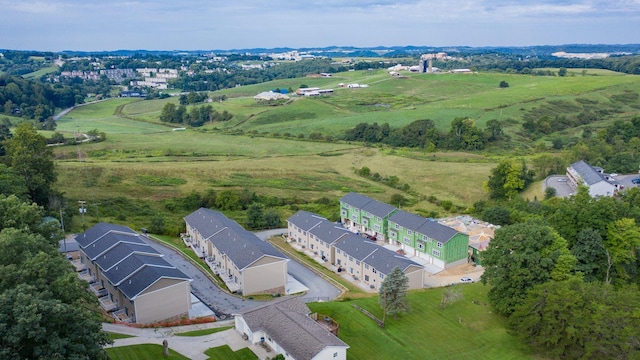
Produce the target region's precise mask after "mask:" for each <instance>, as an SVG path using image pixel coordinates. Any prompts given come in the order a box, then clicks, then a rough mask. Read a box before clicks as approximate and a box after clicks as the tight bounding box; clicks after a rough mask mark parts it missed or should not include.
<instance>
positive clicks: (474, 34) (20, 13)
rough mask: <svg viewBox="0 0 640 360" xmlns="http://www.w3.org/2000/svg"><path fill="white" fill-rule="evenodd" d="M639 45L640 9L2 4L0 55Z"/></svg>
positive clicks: (198, 2) (282, 1) (362, 1)
mask: <svg viewBox="0 0 640 360" xmlns="http://www.w3.org/2000/svg"><path fill="white" fill-rule="evenodd" d="M637 43H640V0H555V1H553V0H519V1H518V0H456V1H452V0H440V1H433V0H407V1H394V0H269V1H264V0H228V1H219V0H173V1H164V0H155V1H153V0H108V1H107V0H93V1H91V0H0V49H2V48H4V49H15V50H42V51H62V50H78V51H108V50H118V49H127V50H139V49H145V50H212V49H220V50H231V49H249V48H276V47H289V48H305V47H325V46H356V47H373V46H406V45H414V46H434V47H446V46H474V47H480V46H532V45H562V44H637Z"/></svg>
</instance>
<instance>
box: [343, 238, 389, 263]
mask: <svg viewBox="0 0 640 360" xmlns="http://www.w3.org/2000/svg"><path fill="white" fill-rule="evenodd" d="M334 246H335V247H336V248H337V249H340V250H342V251H344V252H345V253H346V254H348V255H350V256H353V257H354V258H355V259H356V260H360V261H362V260H363V259H364V258H366V257H367V256H369V255H371V253H373V252H374V251H376V249H378V248H379V246H378V245H376V244H373V243H372V242H371V241H368V240H365V238H363V237H362V236H358V235H355V234H353V233H352V234H349V235H347V236H345V237H343V238H341V239H340V240H338V241H336V242H335V243H334Z"/></svg>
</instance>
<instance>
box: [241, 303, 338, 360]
mask: <svg viewBox="0 0 640 360" xmlns="http://www.w3.org/2000/svg"><path fill="white" fill-rule="evenodd" d="M309 312H310V311H309V308H308V307H307V306H306V305H305V303H304V302H303V301H302V300H301V299H300V298H299V297H289V298H283V299H281V300H276V301H272V302H270V303H269V304H266V305H263V306H259V307H257V308H254V309H251V310H246V311H244V312H242V313H241V315H242V318H243V319H244V321H245V322H246V324H247V325H248V326H249V328H250V329H251V331H252V332H256V331H264V332H265V333H266V334H267V335H268V336H269V337H271V338H272V339H273V340H274V341H275V342H276V343H277V344H278V345H280V346H281V347H282V349H284V350H285V351H286V352H287V353H288V354H289V355H290V356H291V357H293V358H295V359H297V360H311V359H313V358H314V357H315V356H316V355H317V354H318V353H320V352H321V351H322V350H323V349H324V348H326V347H327V346H339V347H345V348H348V347H349V345H347V344H345V343H344V342H343V341H342V340H340V339H338V338H337V337H336V336H335V335H333V334H332V333H330V332H329V331H327V330H325V329H324V328H323V327H322V326H320V325H319V324H318V323H316V322H315V321H314V320H313V319H312V318H310V317H309V316H308V314H309Z"/></svg>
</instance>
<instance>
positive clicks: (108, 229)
mask: <svg viewBox="0 0 640 360" xmlns="http://www.w3.org/2000/svg"><path fill="white" fill-rule="evenodd" d="M113 232H119V233H129V234H135V233H136V232H135V231H133V230H131V229H130V228H128V227H126V226H122V225H115V224H108V223H104V222H101V223H98V224H96V225H95V226H93V227H91V228H89V229H87V230H86V231H85V232H84V233H82V234H78V235H76V237H75V240H76V241H77V242H78V245H80V247H86V246H87V245H89V244H91V243H92V242H94V241H96V240H97V239H99V238H100V237H101V236H104V235H106V234H108V233H113Z"/></svg>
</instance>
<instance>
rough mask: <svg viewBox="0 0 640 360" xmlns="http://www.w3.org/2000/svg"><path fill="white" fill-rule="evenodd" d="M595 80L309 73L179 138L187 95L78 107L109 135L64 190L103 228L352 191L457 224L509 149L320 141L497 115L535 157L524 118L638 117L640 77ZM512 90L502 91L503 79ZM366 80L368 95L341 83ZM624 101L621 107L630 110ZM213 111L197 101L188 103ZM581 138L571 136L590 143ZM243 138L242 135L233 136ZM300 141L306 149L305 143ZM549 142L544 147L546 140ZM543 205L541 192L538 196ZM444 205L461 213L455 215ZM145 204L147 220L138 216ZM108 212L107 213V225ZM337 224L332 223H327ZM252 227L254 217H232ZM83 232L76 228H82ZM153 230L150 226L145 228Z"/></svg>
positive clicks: (71, 159) (81, 118) (231, 94)
mask: <svg viewBox="0 0 640 360" xmlns="http://www.w3.org/2000/svg"><path fill="white" fill-rule="evenodd" d="M587 74H588V76H587V75H585V76H583V75H578V74H576V75H575V76H567V77H553V76H527V75H514V74H503V73H474V74H413V73H406V74H405V75H406V76H405V77H401V78H396V77H391V76H389V74H388V73H387V72H386V71H384V70H372V71H354V72H345V73H339V74H334V75H333V77H331V78H317V77H306V78H297V79H285V80H277V81H273V82H268V83H263V84H257V85H251V86H242V87H238V88H233V89H227V90H222V91H218V92H215V93H213V94H215V95H226V96H227V100H225V101H223V102H214V103H211V105H212V106H213V107H214V108H215V109H216V110H217V111H220V112H221V111H224V110H226V111H228V112H230V113H231V114H233V115H234V116H233V118H232V119H231V120H230V121H227V122H214V123H212V124H205V126H203V127H201V128H195V129H191V128H187V129H186V130H181V131H176V130H174V128H175V127H176V125H175V124H171V125H170V126H167V125H169V124H163V123H161V122H160V120H159V114H160V112H161V110H162V107H163V106H164V105H165V104H167V103H168V102H173V103H176V104H177V103H178V99H177V98H176V97H171V98H168V99H158V100H139V99H129V98H119V99H113V100H108V101H103V102H97V103H95V104H88V105H86V106H82V107H78V108H77V109H75V110H73V111H71V112H70V113H68V114H66V115H65V116H63V117H62V118H61V119H60V120H59V121H58V128H57V130H58V131H61V132H64V133H66V134H67V135H68V134H72V133H75V132H78V131H80V132H86V131H90V130H93V129H95V130H98V131H102V132H105V133H106V140H105V141H103V142H99V143H89V144H81V145H75V146H61V147H56V148H55V149H54V152H55V155H56V159H57V166H58V170H59V171H58V173H59V176H58V184H57V186H58V190H60V191H62V192H64V193H65V195H66V196H67V197H68V198H69V199H71V200H72V201H75V200H80V199H83V200H87V201H89V202H90V203H91V202H92V203H95V204H98V203H100V204H102V205H100V206H102V207H103V208H104V209H103V211H101V212H99V211H98V209H97V207H98V206H97V205H96V215H95V221H98V220H101V221H105V220H106V221H108V220H111V221H114V219H113V216H112V215H110V214H113V212H110V211H108V209H106V208H105V207H108V206H109V204H111V203H112V200H110V199H115V198H119V199H124V200H126V204H121V207H123V208H125V211H120V212H119V213H118V219H117V220H119V221H124V220H126V221H128V222H130V223H132V224H133V223H135V222H145V221H147V222H148V217H149V215H148V214H149V213H154V212H155V213H157V214H162V215H163V216H165V218H166V219H167V221H168V223H172V224H179V223H180V222H181V218H182V216H184V215H185V214H184V213H171V212H169V211H167V209H166V208H165V203H164V202H165V201H168V200H170V199H173V198H176V197H184V196H187V195H188V194H191V193H194V192H195V193H199V194H202V193H204V192H206V191H208V190H214V191H222V190H225V189H230V190H243V189H247V190H249V191H250V192H255V193H256V194H258V195H264V196H275V197H279V198H281V199H292V200H291V201H288V204H292V203H293V204H296V205H295V206H288V205H284V206H279V207H277V208H276V210H277V211H278V212H279V213H280V215H281V217H282V218H286V217H288V216H289V215H291V214H292V213H294V212H295V211H296V210H297V209H298V208H299V207H298V205H299V204H304V203H306V202H308V201H313V200H315V199H319V198H322V197H327V198H329V199H332V200H337V199H338V198H340V197H341V196H342V195H344V194H345V193H347V192H349V191H356V192H361V193H364V194H367V195H370V196H372V197H374V198H376V199H378V200H381V201H384V202H388V201H389V199H390V197H391V196H392V195H393V194H401V195H403V196H405V197H407V198H408V199H409V200H410V201H409V204H408V205H405V208H407V209H409V210H412V211H415V212H418V213H420V214H423V215H425V216H448V215H451V214H452V213H458V212H460V211H463V210H464V209H466V208H468V207H470V206H471V205H472V204H473V203H474V202H476V201H478V200H483V199H485V198H486V193H485V191H484V190H483V186H482V184H483V182H484V181H486V180H487V178H488V176H489V174H490V171H491V169H492V168H493V167H494V166H495V164H496V163H497V162H498V161H499V160H500V156H503V155H505V154H506V151H507V150H500V149H493V150H492V152H486V153H473V154H471V153H437V152H436V153H429V152H425V151H424V150H421V149H403V148H398V149H390V148H386V147H370V146H365V145H364V144H360V143H345V142H321V141H309V140H308V139H307V138H308V135H309V134H310V133H312V132H319V133H322V134H323V135H325V136H332V137H334V138H338V137H339V136H341V134H343V132H344V131H345V130H346V129H349V128H351V127H353V126H355V125H356V124H358V123H360V122H367V123H373V122H378V123H384V122H388V123H389V124H390V125H391V126H392V127H398V126H404V125H407V124H409V123H410V122H412V121H414V120H418V119H432V120H434V121H435V122H436V125H437V126H438V128H439V129H440V131H443V132H447V131H448V128H449V127H450V123H451V121H452V120H453V119H455V118H456V117H471V118H473V119H475V120H476V124H477V125H478V126H479V127H480V128H483V127H484V123H485V122H486V121H487V120H489V119H498V120H504V123H503V124H504V125H503V126H504V128H503V130H504V131H505V133H506V134H508V135H509V137H510V140H509V142H510V144H511V145H510V149H517V150H508V151H509V155H512V156H513V155H516V156H526V155H529V154H532V151H531V149H533V148H534V147H535V146H539V145H536V144H535V143H533V142H532V141H531V140H528V139H527V138H525V137H523V136H521V135H522V127H521V123H522V121H523V117H524V116H525V115H526V116H534V117H535V116H554V115H553V114H559V113H561V114H564V113H565V112H566V113H567V114H569V115H568V116H572V115H571V114H574V115H575V113H577V112H584V111H601V112H602V114H605V115H606V116H605V115H603V117H602V118H603V119H605V120H603V121H600V122H599V123H594V124H593V125H594V126H599V124H605V123H606V122H607V121H613V120H615V119H618V118H629V117H631V116H633V115H635V114H637V113H638V109H639V108H640V104H638V102H637V101H635V102H634V101H633V100H631V101H627V100H624V99H627V98H625V97H624V96H620V94H625V93H630V92H632V91H637V86H638V79H639V78H638V77H637V76H632V75H620V74H618V73H612V72H596V71H593V72H591V70H587ZM503 80H504V81H507V82H508V83H509V85H510V86H509V87H508V88H500V87H499V86H498V84H499V82H500V81H503ZM341 83H342V84H352V83H359V84H366V85H369V86H368V87H366V88H347V87H339V86H338V85H339V84H341ZM303 84H304V85H307V86H310V87H320V88H333V89H334V90H335V93H334V94H332V95H328V96H321V97H314V98H309V97H297V98H293V99H292V100H290V101H289V102H287V103H285V104H282V105H277V106H274V105H267V104H261V103H258V102H256V101H255V100H253V96H254V95H255V94H257V93H258V92H260V91H267V90H270V89H275V88H293V89H295V88H297V87H299V86H300V85H303ZM620 99H623V100H624V101H623V100H620ZM193 106H201V105H189V107H193ZM580 131H581V130H580V129H579V128H572V129H567V130H566V131H563V132H561V134H560V135H559V136H563V137H565V138H567V139H569V138H571V137H575V136H578V135H579V134H580ZM236 133H241V134H243V135H232V134H236ZM298 135H300V136H304V137H305V139H299V138H298ZM539 141H540V142H542V143H543V144H545V146H550V141H549V140H548V139H546V138H544V137H543V138H541V139H540V140H539ZM363 167H367V168H369V170H370V174H371V175H376V179H388V178H390V177H396V178H397V179H395V180H396V185H395V186H389V185H388V184H385V183H384V182H383V181H380V180H377V181H376V180H374V178H372V177H369V178H365V177H362V176H359V175H358V174H357V172H356V170H359V169H361V168H363ZM528 195H529V196H528V197H530V198H533V197H538V198H540V196H539V195H540V193H539V191H536V192H533V193H530V194H528ZM442 201H447V202H450V203H452V204H453V205H454V207H453V210H452V211H453V212H452V213H450V212H449V211H448V210H445V209H443V208H442V207H441V206H440V204H441V202H442ZM134 204H135V206H145V207H147V208H148V209H149V210H148V211H130V212H127V211H126V208H133V207H134V206H133V205H134ZM98 213H100V214H101V215H98ZM324 215H325V216H334V215H335V214H334V213H331V214H324ZM232 216H234V218H236V219H242V217H243V216H244V214H241V213H238V214H232ZM74 225H75V226H78V224H77V223H75V222H74ZM141 226H144V225H138V227H141Z"/></svg>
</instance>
